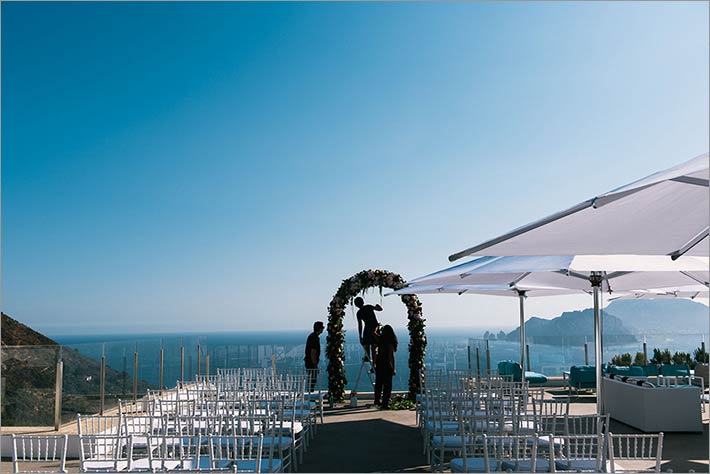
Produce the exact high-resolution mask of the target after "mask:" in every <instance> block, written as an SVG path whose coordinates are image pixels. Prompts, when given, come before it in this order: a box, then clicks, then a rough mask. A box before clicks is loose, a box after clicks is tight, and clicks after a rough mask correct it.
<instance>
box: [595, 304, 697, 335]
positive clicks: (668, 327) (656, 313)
mask: <svg viewBox="0 0 710 474" xmlns="http://www.w3.org/2000/svg"><path fill="white" fill-rule="evenodd" d="M606 311H608V312H609V313H612V314H614V315H615V316H616V317H618V318H619V319H621V321H622V322H623V323H624V325H625V326H626V327H628V328H629V329H631V330H633V331H634V332H635V333H636V334H644V333H645V334H682V333H686V334H697V333H707V330H708V320H709V316H710V308H708V307H707V306H705V305H704V304H702V303H698V302H697V301H693V300H688V299H683V298H674V299H655V300H617V301H612V302H611V303H610V304H609V306H607V308H606Z"/></svg>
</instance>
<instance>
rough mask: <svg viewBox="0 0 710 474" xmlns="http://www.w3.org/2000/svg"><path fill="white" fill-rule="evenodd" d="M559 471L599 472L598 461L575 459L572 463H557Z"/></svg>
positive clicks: (563, 461) (556, 466) (560, 461)
mask: <svg viewBox="0 0 710 474" xmlns="http://www.w3.org/2000/svg"><path fill="white" fill-rule="evenodd" d="M555 469H557V470H558V471H591V472H597V470H598V469H597V461H595V460H594V459H574V460H572V461H565V460H559V461H555Z"/></svg>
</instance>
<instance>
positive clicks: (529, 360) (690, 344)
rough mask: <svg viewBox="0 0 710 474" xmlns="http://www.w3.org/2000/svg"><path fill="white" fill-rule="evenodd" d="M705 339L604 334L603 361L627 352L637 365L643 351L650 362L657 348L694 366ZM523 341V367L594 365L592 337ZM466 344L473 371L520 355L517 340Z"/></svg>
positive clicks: (553, 372)
mask: <svg viewBox="0 0 710 474" xmlns="http://www.w3.org/2000/svg"><path fill="white" fill-rule="evenodd" d="M706 338H707V334H703V333H697V332H696V333H685V334H669V333H664V334H658V333H646V334H603V336H602V341H603V343H602V361H603V363H605V364H609V363H611V362H612V359H613V358H614V357H615V356H620V355H623V354H628V356H626V357H625V358H624V361H625V362H628V360H629V356H630V361H631V363H632V364H636V363H640V362H642V361H643V360H644V354H645V361H646V363H648V364H650V363H653V361H652V359H653V356H654V351H653V350H654V348H656V349H659V350H660V351H665V350H666V349H668V352H669V353H670V359H666V360H665V362H666V363H676V364H681V363H688V365H690V366H691V368H693V367H694V365H695V363H696V360H695V359H696V354H695V352H696V351H697V350H698V349H700V348H701V346H704V345H705V339H706ZM525 344H526V360H525V366H526V367H525V370H529V371H533V372H539V373H542V374H544V375H547V376H561V375H562V373H563V372H564V371H568V370H569V368H570V367H571V366H573V365H594V364H595V345H594V339H593V338H592V337H585V336H529V337H526V340H525ZM469 345H470V347H471V353H472V356H471V357H472V366H473V370H474V371H477V370H480V371H481V373H486V371H487V370H488V365H489V362H488V361H489V360H490V368H491V369H492V370H496V369H497V365H498V362H499V361H503V360H513V361H516V362H519V361H520V358H521V352H520V341H519V340H508V339H504V340H499V339H494V338H490V339H483V338H471V339H469ZM706 350H707V349H706ZM477 354H478V359H477V358H476V357H477ZM684 355H685V356H686V357H684ZM674 356H675V358H674ZM688 359H689V360H688Z"/></svg>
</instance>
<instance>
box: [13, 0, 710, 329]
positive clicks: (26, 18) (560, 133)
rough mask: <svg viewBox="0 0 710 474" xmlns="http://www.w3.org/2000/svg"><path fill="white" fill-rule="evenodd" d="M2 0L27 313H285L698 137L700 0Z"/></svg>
mask: <svg viewBox="0 0 710 474" xmlns="http://www.w3.org/2000/svg"><path fill="white" fill-rule="evenodd" d="M1 8H2V257H3V258H2V270H3V271H2V289H3V294H2V296H3V301H2V303H3V305H2V306H3V311H5V312H7V313H9V314H10V315H12V316H13V317H15V318H17V319H19V320H20V321H23V322H25V323H27V324H30V325H32V326H34V327H35V328H37V329H40V330H45V331H48V332H50V333H57V332H65V333H67V332H106V333H109V332H133V331H135V332H139V331H151V332H153V331H159V332H172V331H186V330H187V331H195V332H200V331H215V330H240V329H252V330H255V329H256V330H265V329H274V330H277V329H300V328H308V327H310V325H311V323H312V321H314V320H316V319H323V320H324V319H325V318H326V306H327V304H328V302H329V301H330V298H331V296H332V295H333V294H334V292H335V291H336V290H337V288H338V286H339V284H340V282H341V280H342V279H344V278H347V277H349V276H350V275H352V274H354V273H356V272H358V271H360V270H363V269H368V268H382V269H387V270H390V271H394V272H397V273H400V274H401V275H402V276H403V277H404V278H405V279H411V278H414V277H416V276H421V275H423V274H425V273H429V272H431V271H434V270H437V269H440V268H443V267H445V266H447V265H448V261H447V256H448V255H449V254H451V253H453V252H456V251H458V250H462V249H464V248H467V247H469V246H471V245H473V244H476V243H479V242H481V241H483V240H485V239H487V238H490V237H493V236H495V235H498V234H500V233H503V232H505V231H508V230H510V229H512V228H514V227H517V226H519V225H522V224H524V223H527V222H529V221H531V220H534V219H537V218H540V217H543V216H545V215H547V214H549V213H551V212H554V211H557V210H560V209H562V208H565V207H568V206H570V205H573V204H576V203H577V202H580V201H582V200H584V199H587V198H589V197H591V196H593V195H595V194H598V193H601V192H604V191H608V190H610V189H612V188H615V187H617V186H619V185H622V184H625V183H627V182H629V181H632V180H635V179H637V178H640V177H642V176H644V175H647V174H650V173H652V172H655V171H657V170H660V169H664V168H667V167H669V166H672V165H675V164H677V163H679V162H682V161H685V160H687V159H690V158H692V157H694V156H696V155H698V154H700V153H704V152H706V151H707V150H708V147H709V146H708V128H709V126H710V124H709V120H708V102H709V97H708V69H709V65H708V56H709V51H708V4H707V2H695V3H683V2H629V3H625V2H613V3H612V2H610V3H606V2H571V3H564V2H544V3H520V2H491V3H479V2H476V3H443V4H442V3H385V4H379V3H326V4H324V3H305V4H301V3H164V2H157V3H133V2H129V3H84V2H77V3H66V4H64V3H34V2H32V3H7V2H3V3H2V7H1ZM369 299H370V300H377V301H379V295H375V294H374V293H373V294H371V295H370V296H369ZM422 300H423V303H424V311H425V317H426V318H427V319H428V324H429V326H431V327H434V326H439V327H442V326H489V327H490V326H500V327H504V328H509V327H513V326H514V325H515V324H516V320H517V302H516V301H515V300H514V299H511V298H496V297H485V296H461V297H455V296H441V295H437V296H429V297H423V298H422ZM590 303H591V302H590V301H589V298H588V297H586V296H579V297H562V298H559V297H558V298H542V299H537V300H534V299H531V300H530V301H529V305H528V314H529V315H531V316H532V315H538V316H542V317H554V316H556V315H558V314H559V313H560V312H561V311H563V310H570V309H577V308H582V307H588V306H590ZM384 305H385V313H384V315H383V318H382V319H383V320H384V321H385V322H388V323H393V324H395V325H404V324H405V321H406V319H405V317H404V314H405V313H404V309H403V308H402V305H401V303H399V302H398V301H397V300H396V299H394V298H393V297H390V298H385V301H384ZM346 324H347V325H348V326H353V325H354V322H353V320H352V318H350V317H349V319H348V322H347V323H346Z"/></svg>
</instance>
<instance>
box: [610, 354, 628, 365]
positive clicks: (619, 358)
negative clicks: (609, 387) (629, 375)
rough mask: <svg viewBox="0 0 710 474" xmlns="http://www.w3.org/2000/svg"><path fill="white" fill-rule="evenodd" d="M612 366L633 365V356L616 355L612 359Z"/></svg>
mask: <svg viewBox="0 0 710 474" xmlns="http://www.w3.org/2000/svg"><path fill="white" fill-rule="evenodd" d="M611 364H612V365H622V366H629V365H631V354H629V353H628V352H626V353H624V354H618V355H615V356H613V357H612V358H611Z"/></svg>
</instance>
